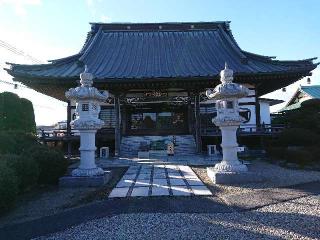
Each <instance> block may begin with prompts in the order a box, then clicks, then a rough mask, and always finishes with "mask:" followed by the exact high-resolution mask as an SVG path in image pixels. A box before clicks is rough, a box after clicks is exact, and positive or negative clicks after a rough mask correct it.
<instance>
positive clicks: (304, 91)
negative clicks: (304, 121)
mask: <svg viewBox="0 0 320 240" xmlns="http://www.w3.org/2000/svg"><path fill="white" fill-rule="evenodd" d="M311 99H320V85H312V86H299V88H298V89H297V90H296V92H295V93H294V94H293V95H292V97H291V99H290V100H289V101H288V102H287V104H286V105H285V107H284V108H282V109H281V110H280V112H284V111H290V110H294V109H298V108H300V107H301V103H302V102H304V101H308V100H311Z"/></svg>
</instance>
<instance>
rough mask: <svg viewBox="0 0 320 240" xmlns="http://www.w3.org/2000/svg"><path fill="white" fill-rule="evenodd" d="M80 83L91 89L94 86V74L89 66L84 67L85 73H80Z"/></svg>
mask: <svg viewBox="0 0 320 240" xmlns="http://www.w3.org/2000/svg"><path fill="white" fill-rule="evenodd" d="M80 79H81V80H80V83H81V86H82V87H91V86H92V84H93V74H92V73H90V72H89V69H88V66H87V65H85V66H84V72H83V73H80Z"/></svg>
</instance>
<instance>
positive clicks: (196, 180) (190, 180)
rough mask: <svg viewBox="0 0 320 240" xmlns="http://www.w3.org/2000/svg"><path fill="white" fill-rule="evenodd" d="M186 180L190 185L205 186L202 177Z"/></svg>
mask: <svg viewBox="0 0 320 240" xmlns="http://www.w3.org/2000/svg"><path fill="white" fill-rule="evenodd" d="M186 180H187V182H188V183H189V185H190V186H203V185H204V184H203V182H202V181H201V180H200V179H192V178H186Z"/></svg>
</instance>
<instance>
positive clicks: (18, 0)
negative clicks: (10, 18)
mask: <svg viewBox="0 0 320 240" xmlns="http://www.w3.org/2000/svg"><path fill="white" fill-rule="evenodd" d="M41 4H42V0H0V6H1V5H9V6H11V7H12V8H13V9H14V12H15V13H16V15H18V16H21V17H23V16H25V15H27V7H28V6H39V5H41Z"/></svg>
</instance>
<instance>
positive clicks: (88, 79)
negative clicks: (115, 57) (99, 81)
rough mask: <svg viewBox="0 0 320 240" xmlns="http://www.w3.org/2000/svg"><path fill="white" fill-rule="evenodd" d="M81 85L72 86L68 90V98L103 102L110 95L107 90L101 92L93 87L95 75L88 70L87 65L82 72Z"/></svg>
mask: <svg viewBox="0 0 320 240" xmlns="http://www.w3.org/2000/svg"><path fill="white" fill-rule="evenodd" d="M80 83H81V86H80V87H76V88H70V89H69V90H68V91H67V92H66V94H65V95H66V98H67V99H68V100H75V101H79V100H86V101H98V102H103V101H105V100H107V98H108V97H109V93H108V92H107V91H104V92H102V93H101V92H99V90H98V89H97V88H95V87H92V84H93V75H92V74H91V73H89V72H88V68H87V66H86V67H85V70H84V72H83V73H81V74H80Z"/></svg>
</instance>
